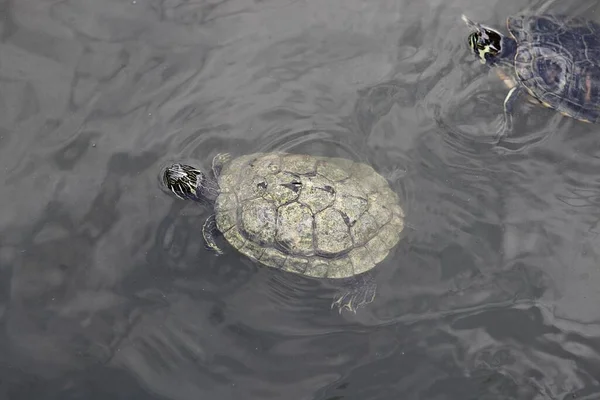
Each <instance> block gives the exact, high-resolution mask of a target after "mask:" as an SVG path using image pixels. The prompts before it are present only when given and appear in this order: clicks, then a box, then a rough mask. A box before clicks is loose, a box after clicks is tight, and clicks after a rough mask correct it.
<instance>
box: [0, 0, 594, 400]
mask: <svg viewBox="0 0 600 400" xmlns="http://www.w3.org/2000/svg"><path fill="white" fill-rule="evenodd" d="M525 6H528V7H532V8H534V9H537V8H539V7H541V6H544V7H545V6H548V7H549V8H548V9H549V11H551V12H556V13H569V14H572V15H585V16H588V17H589V18H591V19H595V20H596V21H600V14H599V13H598V11H597V10H596V3H595V2H592V1H589V0H586V1H575V2H569V3H568V4H567V3H558V2H556V3H554V4H542V2H538V3H531V4H526V5H524V4H521V3H519V2H517V1H514V0H511V1H510V2H500V1H497V0H494V1H492V0H487V1H485V2H477V1H471V2H468V1H465V0H452V1H449V2H442V1H408V0H393V1H388V0H376V1H360V0H333V1H314V0H306V1H287V0H276V1H272V0H264V1H258V0H257V1H243V0H230V1H204V0H202V1H201V0H195V1H193V0H188V1H185V0H135V1H131V0H127V1H125V0H78V1H71V0H65V1H52V0H47V1H46V0H12V1H7V0H4V1H2V0H0V38H1V39H0V167H1V168H2V171H3V174H2V191H1V192H0V193H1V194H0V205H1V207H0V400H3V399H11V400H12V399H19V400H21V399H22V400H28V399H42V398H43V399H61V400H62V399H161V400H162V399H174V400H187V399H211V400H225V399H236V400H237V399H248V400H250V399H302V400H305V399H315V400H334V399H336V400H337V399H356V400H366V399H369V400H371V399H382V400H383V399H385V400H387V399H403V400H409V399H427V400H441V399H452V400H454V399H457V400H465V399H473V400H475V399H477V400H479V399H536V400H537V399H572V398H577V399H600V378H599V377H600V356H599V354H598V352H599V351H600V306H599V305H600V237H599V236H598V235H599V233H600V227H599V226H598V224H599V221H600V136H599V135H598V134H599V133H600V128H599V127H598V126H596V125H588V124H583V123H580V122H577V121H573V120H571V119H567V118H564V117H561V116H559V115H557V114H556V113H553V112H552V111H550V110H548V109H544V108H541V107H531V106H529V107H528V106H527V105H525V104H523V103H521V104H520V105H519V106H517V109H516V110H517V116H516V119H515V130H516V132H515V135H514V137H511V138H510V140H509V141H508V142H507V143H506V144H505V147H506V149H505V151H498V150H497V149H494V148H493V147H492V146H491V144H490V143H491V140H492V139H493V137H492V135H491V132H493V129H494V121H495V118H496V117H497V116H498V115H499V114H500V113H501V111H502V102H503V100H504V96H505V95H506V91H507V90H506V88H505V87H504V86H503V84H502V82H500V81H499V80H498V79H497V78H496V77H495V75H493V74H492V73H489V72H488V70H487V69H485V68H483V67H482V66H481V65H480V64H479V63H478V62H477V61H476V60H475V59H474V57H473V56H472V55H471V54H470V53H469V51H468V49H467V46H466V36H467V34H468V30H467V29H466V27H465V26H464V24H463V23H462V21H461V20H460V15H461V14H462V13H467V14H468V16H469V17H471V18H472V19H475V20H478V21H482V22H484V23H486V24H489V25H494V26H498V27H502V26H503V24H504V18H505V16H507V15H509V14H512V13H517V12H519V11H520V10H522V9H523V8H525ZM271 150H285V151H292V152H306V153H310V154H316V155H336V156H342V157H347V158H352V159H355V160H360V161H363V162H367V163H369V164H371V165H373V166H374V168H376V169H377V170H378V171H380V172H381V173H382V174H383V175H385V176H386V177H387V178H388V179H389V180H390V182H391V183H392V186H393V188H394V189H395V190H396V191H397V192H398V194H399V195H400V198H401V199H402V202H403V205H404V208H405V211H406V213H407V220H408V222H409V223H410V225H411V229H408V231H407V235H406V237H405V239H404V240H403V241H402V242H401V243H400V245H399V246H397V248H396V249H395V250H394V251H393V253H391V254H390V256H389V257H388V258H387V259H386V260H385V261H384V262H383V263H382V264H380V265H379V266H378V267H377V269H376V271H375V277H376V279H377V282H378V295H377V297H376V299H375V301H374V302H373V303H372V304H370V305H369V306H368V307H366V308H364V309H361V310H360V311H359V312H358V313H357V314H352V313H342V314H338V313H337V312H335V311H332V310H331V309H330V308H329V305H330V303H331V298H332V296H333V294H334V293H335V292H334V290H335V289H334V288H332V287H331V286H329V285H327V284H323V283H320V282H317V281H314V280H307V279H303V278H301V277H296V276H289V275H287V274H281V273H278V272H276V271H273V270H270V269H268V268H264V267H260V266H257V265H255V264H253V263H252V262H250V261H249V260H247V259H245V258H243V257H241V256H240V255H239V254H237V253H236V252H234V251H228V252H227V253H226V254H225V255H224V256H221V257H215V256H213V255H212V254H211V253H209V252H208V251H207V250H206V249H205V248H204V246H203V244H202V242H201V240H200V237H201V236H200V230H201V226H202V223H203V222H204V220H205V218H206V217H207V216H208V215H209V214H210V212H209V211H208V210H205V209H203V208H202V207H199V206H197V205H194V204H190V203H186V202H181V201H178V200H176V199H174V198H173V197H172V196H169V195H167V194H165V193H164V192H163V191H162V190H161V187H160V185H159V179H158V175H159V172H160V169H161V168H163V167H164V166H165V165H166V164H167V163H169V162H172V161H175V160H185V161H188V162H192V163H194V164H195V165H197V166H199V167H202V168H209V167H210V161H211V159H212V157H213V156H214V155H215V154H216V153H219V152H223V151H228V152H231V153H234V154H245V153H248V152H254V151H271Z"/></svg>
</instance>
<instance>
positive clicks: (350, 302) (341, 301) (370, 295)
mask: <svg viewBox="0 0 600 400" xmlns="http://www.w3.org/2000/svg"><path fill="white" fill-rule="evenodd" d="M350 279H351V280H350V282H349V283H348V286H347V287H346V288H344V289H342V290H340V292H339V293H338V294H337V295H336V296H335V298H334V300H333V302H332V303H331V308H332V309H333V308H334V307H337V308H338V311H339V313H340V314H341V313H342V310H344V309H346V310H348V311H351V312H353V313H355V314H356V310H358V309H359V308H360V307H363V306H365V305H367V304H369V303H371V302H373V300H374V299H375V294H376V292H377V285H376V283H375V280H374V279H373V278H372V277H371V275H370V274H363V275H359V276H356V277H354V278H350Z"/></svg>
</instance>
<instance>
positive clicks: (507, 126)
mask: <svg viewBox="0 0 600 400" xmlns="http://www.w3.org/2000/svg"><path fill="white" fill-rule="evenodd" d="M522 92H523V89H522V88H521V87H520V86H515V87H513V88H512V89H510V90H509V91H508V94H507V95H506V98H505V99H504V118H503V119H502V120H501V121H500V126H499V128H498V131H497V133H498V141H500V140H502V138H504V137H506V136H509V135H510V134H511V133H512V130H513V109H514V105H515V103H516V101H517V100H518V98H519V95H520V94H521V93H522Z"/></svg>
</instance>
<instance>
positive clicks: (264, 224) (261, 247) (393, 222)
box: [215, 153, 404, 278]
mask: <svg viewBox="0 0 600 400" xmlns="http://www.w3.org/2000/svg"><path fill="white" fill-rule="evenodd" d="M219 185H220V188H221V194H220V195H219V197H218V199H217V202H216V205H215V210H216V213H217V226H218V227H219V229H220V230H221V231H222V232H224V236H225V239H226V240H227V241H228V242H229V243H230V244H231V245H232V246H233V247H234V248H236V249H238V250H239V251H240V252H241V253H243V254H245V255H246V256H248V257H250V258H252V259H254V260H256V261H258V262H260V263H262V264H265V265H267V266H270V267H273V268H278V269H283V270H285V271H289V272H295V273H300V274H304V275H309V276H313V277H328V278H345V277H349V276H352V275H355V274H359V273H362V272H366V271H368V270H370V269H371V268H373V267H374V266H375V265H376V264H377V263H379V262H380V261H382V260H383V259H384V258H385V257H386V256H387V254H388V252H389V250H390V249H391V248H392V247H393V246H395V245H396V244H397V243H398V241H399V240H400V233H401V232H402V230H403V229H404V223H403V218H404V212H403V211H402V208H401V207H400V204H399V203H398V196H397V195H396V194H395V193H394V192H393V191H392V190H391V188H390V187H389V185H388V183H387V181H386V180H385V178H383V177H382V176H381V175H379V174H378V173H377V172H376V171H375V170H374V169H373V168H371V167H369V166H367V165H365V164H360V163H355V162H353V161H350V160H345V159H341V158H324V157H312V156H305V155H292V154H287V153H268V154H261V153H259V154H252V155H246V156H242V157H239V158H236V159H234V160H231V161H230V162H229V163H227V164H226V165H225V166H223V169H222V171H221V174H220V176H219Z"/></svg>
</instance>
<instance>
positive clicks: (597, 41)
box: [462, 14, 600, 137]
mask: <svg viewBox="0 0 600 400" xmlns="http://www.w3.org/2000/svg"><path fill="white" fill-rule="evenodd" d="M462 19H463V21H464V22H465V23H466V24H467V26H468V27H469V28H471V29H472V32H471V33H470V34H469V36H468V44H469V47H470V48H471V50H472V51H473V52H474V53H475V55H476V56H477V57H478V58H479V61H480V62H481V63H482V64H486V65H488V66H491V67H494V68H495V69H496V72H497V74H498V76H499V77H500V79H502V80H503V81H504V83H505V84H506V86H507V87H508V88H509V91H508V94H507V95H506V98H505V99H504V118H503V120H502V124H501V127H500V130H499V132H498V133H499V136H500V137H503V136H506V135H508V134H510V133H511V132H512V114H513V107H514V104H515V101H516V99H517V98H519V96H520V95H521V94H522V93H525V94H528V96H527V98H528V100H529V101H530V102H532V103H538V104H542V105H543V106H545V107H548V108H551V109H554V110H556V111H558V112H560V113H561V114H563V115H565V116H568V117H572V118H574V119H576V120H580V121H584V122H588V123H598V122H600V25H599V24H598V23H596V22H593V21H589V20H586V19H584V18H581V17H571V16H564V15H547V14H542V15H517V16H510V17H508V18H507V19H506V27H507V30H508V32H509V35H504V34H502V33H501V32H499V31H497V30H495V29H493V28H490V27H488V26H484V25H481V24H479V23H476V22H473V21H471V20H470V19H469V18H467V17H466V16H465V15H462Z"/></svg>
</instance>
